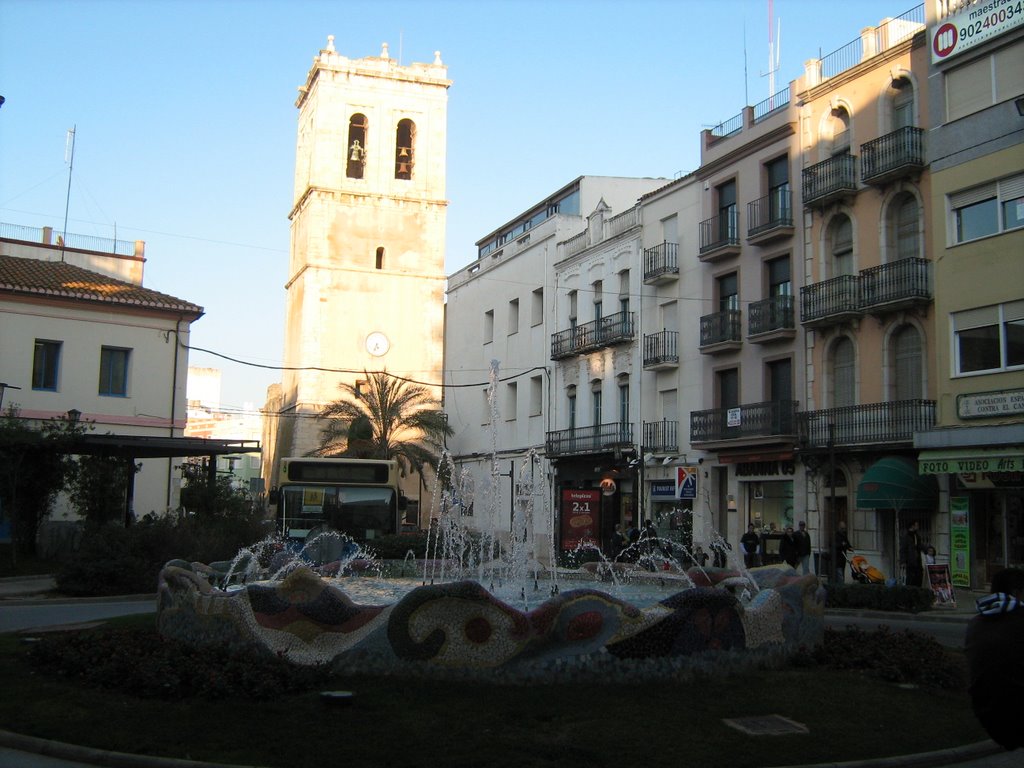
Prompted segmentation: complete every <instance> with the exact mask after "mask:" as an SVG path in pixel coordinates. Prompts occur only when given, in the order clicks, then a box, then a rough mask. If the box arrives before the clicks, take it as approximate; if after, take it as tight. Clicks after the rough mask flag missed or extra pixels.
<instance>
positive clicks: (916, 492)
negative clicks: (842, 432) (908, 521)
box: [857, 456, 939, 510]
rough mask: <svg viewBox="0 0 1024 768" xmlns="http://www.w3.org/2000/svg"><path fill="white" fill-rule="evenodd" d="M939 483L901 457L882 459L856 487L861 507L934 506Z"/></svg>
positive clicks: (911, 507) (936, 503) (901, 507)
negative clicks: (921, 473)
mask: <svg viewBox="0 0 1024 768" xmlns="http://www.w3.org/2000/svg"><path fill="white" fill-rule="evenodd" d="M938 496H939V486H938V483H936V482H935V478H934V477H932V476H931V475H920V474H918V471H917V465H916V464H915V463H914V462H913V461H911V460H910V459H907V458H904V457H902V456H886V457H885V458H884V459H879V460H878V461H876V462H875V463H874V464H872V465H871V466H870V467H868V471H867V472H865V473H864V477H863V479H861V481H860V484H859V485H858V486H857V506H858V507H859V508H860V509H896V510H902V509H934V508H935V507H937V506H938Z"/></svg>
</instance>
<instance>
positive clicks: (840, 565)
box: [832, 520, 853, 584]
mask: <svg viewBox="0 0 1024 768" xmlns="http://www.w3.org/2000/svg"><path fill="white" fill-rule="evenodd" d="M847 552H853V547H852V546H850V539H849V537H848V536H847V535H846V521H845V520H840V521H839V523H838V524H837V525H836V539H835V546H834V547H832V557H833V558H835V560H834V561H833V567H834V570H835V582H836V584H842V583H843V582H844V581H845V580H846V553H847Z"/></svg>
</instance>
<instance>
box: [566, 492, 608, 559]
mask: <svg viewBox="0 0 1024 768" xmlns="http://www.w3.org/2000/svg"><path fill="white" fill-rule="evenodd" d="M600 530H601V491H599V490H596V489H595V490H575V489H571V490H564V491H562V549H563V550H571V549H576V548H577V547H579V546H580V545H581V544H597V541H596V539H597V532H598V531H600Z"/></svg>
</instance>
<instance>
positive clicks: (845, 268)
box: [829, 214, 853, 277]
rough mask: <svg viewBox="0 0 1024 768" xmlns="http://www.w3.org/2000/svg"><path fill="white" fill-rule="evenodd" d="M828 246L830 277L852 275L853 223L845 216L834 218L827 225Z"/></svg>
mask: <svg viewBox="0 0 1024 768" xmlns="http://www.w3.org/2000/svg"><path fill="white" fill-rule="evenodd" d="M829 246H830V248H831V252H832V264H831V267H832V273H831V276H832V277H838V276H839V275H852V274H853V223H852V222H851V221H850V217H849V216H846V215H845V214H840V215H839V216H836V217H835V218H834V219H833V220H832V223H831V224H830V225H829Z"/></svg>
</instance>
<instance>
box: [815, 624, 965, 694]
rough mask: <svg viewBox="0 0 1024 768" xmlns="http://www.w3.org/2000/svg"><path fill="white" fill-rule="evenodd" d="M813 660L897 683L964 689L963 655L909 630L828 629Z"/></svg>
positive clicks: (928, 637)
mask: <svg viewBox="0 0 1024 768" xmlns="http://www.w3.org/2000/svg"><path fill="white" fill-rule="evenodd" d="M813 657H814V660H815V661H816V662H817V663H818V664H821V665H822V666H826V667H828V668H830V669H849V670H857V671H861V672H864V673H865V674H868V675H871V676H873V677H879V678H881V679H883V680H888V681H889V682H893V683H910V684H915V685H922V686H932V687H937V688H946V689H956V688H961V687H963V685H964V666H963V656H962V654H955V653H953V652H952V651H950V650H949V649H948V648H944V647H943V646H942V645H941V644H940V643H939V642H938V641H937V640H936V639H935V638H933V637H930V636H928V635H924V634H921V633H920V632H914V631H913V630H909V629H907V630H903V631H902V632H893V631H892V630H890V629H889V628H888V627H880V628H879V629H877V630H871V631H867V630H864V629H858V628H856V627H847V628H846V629H844V630H835V629H826V630H825V639H824V642H823V643H822V644H821V645H819V646H818V647H817V648H816V649H815V650H814V652H813Z"/></svg>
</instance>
